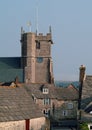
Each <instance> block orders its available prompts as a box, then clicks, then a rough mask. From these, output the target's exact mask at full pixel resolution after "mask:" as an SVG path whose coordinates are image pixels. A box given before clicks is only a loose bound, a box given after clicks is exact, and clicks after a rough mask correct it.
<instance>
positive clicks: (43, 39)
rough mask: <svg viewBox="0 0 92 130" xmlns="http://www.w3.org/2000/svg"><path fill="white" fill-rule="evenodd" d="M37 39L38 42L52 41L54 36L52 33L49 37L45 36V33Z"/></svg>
mask: <svg viewBox="0 0 92 130" xmlns="http://www.w3.org/2000/svg"><path fill="white" fill-rule="evenodd" d="M35 39H36V40H37V41H52V35H51V33H47V35H43V33H39V34H38V35H36V37H35Z"/></svg>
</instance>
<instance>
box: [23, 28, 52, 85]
mask: <svg viewBox="0 0 92 130" xmlns="http://www.w3.org/2000/svg"><path fill="white" fill-rule="evenodd" d="M51 44H53V42H52V35H51V32H49V33H48V34H47V35H45V36H44V35H43V34H42V33H40V34H36V33H32V32H28V33H25V32H24V31H23V30H22V33H21V66H22V68H23V70H24V82H25V83H53V82H54V78H53V64H52V58H51Z"/></svg>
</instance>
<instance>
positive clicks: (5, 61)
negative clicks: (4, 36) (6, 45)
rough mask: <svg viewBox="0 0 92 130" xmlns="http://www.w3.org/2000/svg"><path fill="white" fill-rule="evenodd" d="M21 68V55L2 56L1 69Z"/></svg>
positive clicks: (0, 59) (0, 60)
mask: <svg viewBox="0 0 92 130" xmlns="http://www.w3.org/2000/svg"><path fill="white" fill-rule="evenodd" d="M11 68H12V69H13V68H17V69H19V68H21V57H0V69H11Z"/></svg>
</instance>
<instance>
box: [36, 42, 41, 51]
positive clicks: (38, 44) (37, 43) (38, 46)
mask: <svg viewBox="0 0 92 130" xmlns="http://www.w3.org/2000/svg"><path fill="white" fill-rule="evenodd" d="M36 49H40V41H36Z"/></svg>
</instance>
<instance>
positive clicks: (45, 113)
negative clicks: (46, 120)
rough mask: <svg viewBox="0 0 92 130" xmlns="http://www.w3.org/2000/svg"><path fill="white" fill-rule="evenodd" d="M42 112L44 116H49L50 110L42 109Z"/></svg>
mask: <svg viewBox="0 0 92 130" xmlns="http://www.w3.org/2000/svg"><path fill="white" fill-rule="evenodd" d="M43 114H44V115H45V116H46V117H49V116H50V110H49V109H45V110H43Z"/></svg>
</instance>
